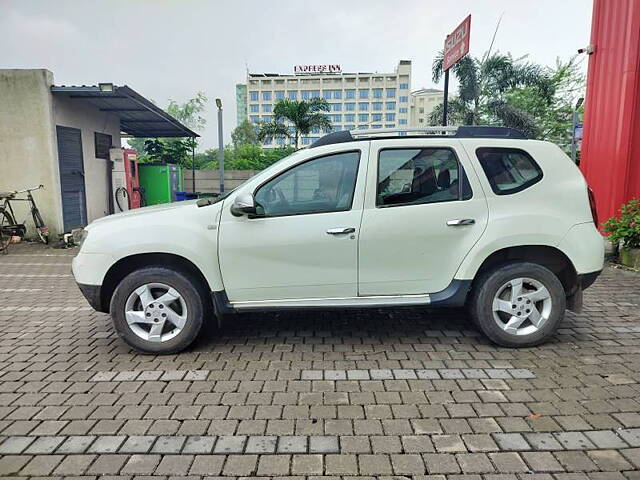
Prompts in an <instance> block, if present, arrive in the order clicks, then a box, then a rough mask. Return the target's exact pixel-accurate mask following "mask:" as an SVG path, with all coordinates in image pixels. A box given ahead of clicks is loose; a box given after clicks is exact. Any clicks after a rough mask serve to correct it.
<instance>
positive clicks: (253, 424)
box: [0, 245, 640, 480]
mask: <svg viewBox="0 0 640 480" xmlns="http://www.w3.org/2000/svg"><path fill="white" fill-rule="evenodd" d="M74 254H75V251H74V250H55V249H50V248H45V247H43V246H39V245H19V246H14V247H13V248H11V250H10V253H9V255H4V256H0V331H1V332H2V333H1V334H0V476H2V475H4V476H8V477H15V478H18V477H24V478H27V477H32V478H36V477H46V478H54V477H55V478H70V477H82V478H98V477H102V478H108V476H115V477H117V478H123V479H124V478H134V477H135V478H147V476H148V478H156V479H160V478H163V479H167V478H169V477H172V478H173V477H175V478H178V477H180V476H183V477H185V478H186V476H188V478H205V477H209V478H215V477H218V476H223V477H227V478H228V477H247V476H256V475H258V476H262V477H274V478H276V477H293V478H317V477H318V476H322V475H325V476H328V477H336V478H338V477H340V478H343V479H348V478H350V477H354V476H369V477H389V478H391V477H392V476H394V475H396V476H402V477H411V478H415V479H421V480H423V479H424V480H426V479H432V480H444V479H445V478H449V479H456V480H462V479H463V478H469V479H486V480H511V479H514V480H518V479H522V480H524V479H525V478H526V479H528V480H552V479H556V480H578V479H591V480H624V479H625V478H626V479H640V474H639V470H640V400H639V398H640V349H639V346H640V275H638V274H634V273H630V272H625V271H622V270H618V269H613V268H610V267H608V268H607V269H606V270H605V272H604V274H603V275H602V276H601V277H600V279H599V280H598V281H597V282H596V284H595V285H594V286H593V287H592V288H590V289H589V290H587V291H586V292H585V308H584V312H583V313H582V314H579V315H576V314H573V313H569V314H568V315H567V317H566V319H565V321H564V323H563V324H562V326H561V328H560V329H559V331H558V333H557V335H556V336H555V338H554V339H553V341H552V342H550V343H548V344H546V345H544V346H541V347H537V348H529V349H520V350H509V349H504V348H498V347H496V346H494V345H492V344H490V343H488V342H487V340H486V339H485V338H484V337H482V335H480V334H479V333H478V332H477V331H476V330H475V329H474V327H473V326H472V324H471V323H470V322H469V320H468V318H467V316H466V315H465V313H464V312H462V311H460V310H441V311H429V310H428V309H394V310H373V311H371V310H369V311H346V312H335V311H333V312H330V311H318V312H315V313H309V312H305V313H304V314H299V313H295V312H287V313H278V314H275V313H272V314H262V315H258V314H251V315H245V314H243V315H237V316H233V317H229V318H228V319H227V325H226V326H225V328H224V330H223V331H222V332H220V333H218V334H216V333H214V332H212V331H209V330H207V331H205V332H203V334H202V335H201V337H200V338H199V339H198V341H197V342H196V344H195V345H194V346H193V347H192V348H191V349H189V350H188V351H186V352H184V353H180V354H177V355H168V356H153V355H140V354H137V353H134V352H132V351H131V350H129V349H128V348H127V347H126V345H125V344H124V343H123V342H122V341H120V340H119V339H118V338H117V336H116V335H115V334H114V331H113V328H112V326H111V322H110V319H109V317H108V316H107V315H104V314H99V313H96V312H94V311H92V310H91V308H90V307H88V305H87V304H86V302H85V301H84V299H83V298H82V296H81V294H80V292H79V291H78V289H77V287H76V286H75V284H74V281H73V277H72V276H71V275H70V263H71V259H72V257H73V255H74Z"/></svg>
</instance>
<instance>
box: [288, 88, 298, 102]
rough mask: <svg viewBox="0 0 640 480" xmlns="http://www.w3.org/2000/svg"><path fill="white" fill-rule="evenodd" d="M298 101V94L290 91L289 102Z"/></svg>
mask: <svg viewBox="0 0 640 480" xmlns="http://www.w3.org/2000/svg"><path fill="white" fill-rule="evenodd" d="M297 99H298V92H296V91H295V90H290V91H289V100H297Z"/></svg>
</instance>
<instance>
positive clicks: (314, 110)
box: [258, 98, 331, 148]
mask: <svg viewBox="0 0 640 480" xmlns="http://www.w3.org/2000/svg"><path fill="white" fill-rule="evenodd" d="M328 111H329V104H328V103H327V101H326V100H324V99H322V98H312V99H311V100H308V101H307V100H301V101H297V100H289V99H285V100H278V102H277V103H276V104H275V106H274V107H273V121H271V122H267V123H263V124H262V125H260V130H259V132H258V139H259V140H260V141H263V140H264V139H265V138H276V137H286V138H291V137H293V140H294V142H293V143H294V145H295V146H296V148H298V147H299V146H300V135H308V134H309V133H310V132H311V130H312V129H313V128H320V129H330V128H331V120H329V117H327V115H325V113H324V112H328Z"/></svg>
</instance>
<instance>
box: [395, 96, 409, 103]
mask: <svg viewBox="0 0 640 480" xmlns="http://www.w3.org/2000/svg"><path fill="white" fill-rule="evenodd" d="M398 100H399V101H400V103H409V97H400V98H398Z"/></svg>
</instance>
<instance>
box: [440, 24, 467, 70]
mask: <svg viewBox="0 0 640 480" xmlns="http://www.w3.org/2000/svg"><path fill="white" fill-rule="evenodd" d="M470 34H471V15H469V16H468V17H467V18H465V19H464V20H463V21H462V23H461V24H460V25H458V27H457V28H456V29H455V30H454V31H453V33H451V35H447V38H446V40H445V41H444V58H443V60H442V70H443V71H447V70H449V69H450V68H451V67H452V66H453V64H454V63H456V62H457V61H458V60H460V59H461V58H462V57H464V56H465V55H466V54H467V53H469V36H470Z"/></svg>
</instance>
